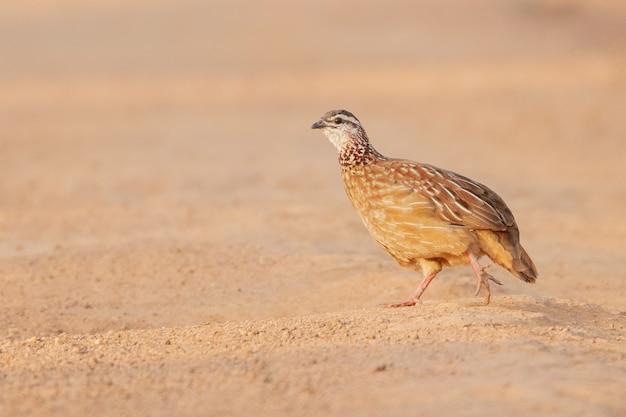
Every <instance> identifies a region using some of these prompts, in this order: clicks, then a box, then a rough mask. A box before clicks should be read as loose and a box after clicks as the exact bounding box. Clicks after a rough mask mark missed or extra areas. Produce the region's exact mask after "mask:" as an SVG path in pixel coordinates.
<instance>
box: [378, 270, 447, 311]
mask: <svg viewBox="0 0 626 417" xmlns="http://www.w3.org/2000/svg"><path fill="white" fill-rule="evenodd" d="M437 272H439V271H437ZM437 272H431V273H430V274H428V275H426V276H425V277H424V279H423V280H422V282H421V283H420V285H419V287H417V289H416V290H415V291H414V292H413V294H411V297H409V299H408V300H406V301H404V302H402V303H396V304H389V305H388V307H412V306H414V305H415V304H417V303H421V302H422V301H421V300H420V298H421V297H422V294H424V291H426V288H428V285H430V282H431V281H432V280H433V279H435V277H436V276H437Z"/></svg>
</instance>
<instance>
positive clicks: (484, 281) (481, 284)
mask: <svg viewBox="0 0 626 417" xmlns="http://www.w3.org/2000/svg"><path fill="white" fill-rule="evenodd" d="M467 256H468V258H469V261H470V264H471V265H472V269H473V270H474V274H475V275H476V278H477V280H476V281H477V282H476V292H475V293H474V296H478V294H480V289H481V288H485V290H486V291H487V296H486V297H485V305H487V304H489V303H490V302H491V288H490V287H489V281H493V282H495V283H496V284H498V285H502V282H500V281H499V280H497V279H496V278H494V277H493V276H491V275H490V274H488V273H487V272H486V271H485V269H487V267H486V266H485V267H481V266H480V264H479V263H478V259H476V256H474V254H472V253H471V252H467Z"/></svg>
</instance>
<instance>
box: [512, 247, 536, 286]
mask: <svg viewBox="0 0 626 417" xmlns="http://www.w3.org/2000/svg"><path fill="white" fill-rule="evenodd" d="M518 246H519V251H518V254H519V257H518V258H514V259H513V268H512V270H511V272H513V273H514V274H515V275H516V276H517V277H518V278H519V279H521V280H522V281H526V282H535V281H536V280H537V275H538V274H537V267H536V266H535V263H534V262H533V260H532V259H530V256H529V255H528V253H527V252H526V250H525V249H524V248H523V247H522V245H520V244H519V243H518Z"/></svg>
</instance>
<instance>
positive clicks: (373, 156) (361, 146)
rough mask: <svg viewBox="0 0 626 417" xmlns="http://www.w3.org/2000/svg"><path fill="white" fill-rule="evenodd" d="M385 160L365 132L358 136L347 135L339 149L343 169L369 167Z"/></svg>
mask: <svg viewBox="0 0 626 417" xmlns="http://www.w3.org/2000/svg"><path fill="white" fill-rule="evenodd" d="M381 159H385V157H384V156H383V155H382V154H381V153H380V152H378V151H377V150H376V149H374V147H373V146H372V145H371V144H370V142H369V139H368V138H367V135H366V134H365V132H362V133H361V134H356V135H346V137H345V138H344V140H343V141H342V144H341V147H340V148H339V164H340V165H341V167H342V168H344V169H345V168H350V167H354V166H362V165H367V164H370V163H372V162H375V161H378V160H381Z"/></svg>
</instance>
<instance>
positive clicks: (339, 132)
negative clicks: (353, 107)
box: [311, 110, 367, 151]
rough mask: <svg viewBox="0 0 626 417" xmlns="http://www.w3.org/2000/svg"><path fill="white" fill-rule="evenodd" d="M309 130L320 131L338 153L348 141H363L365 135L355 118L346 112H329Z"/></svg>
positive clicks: (365, 138)
mask: <svg viewBox="0 0 626 417" xmlns="http://www.w3.org/2000/svg"><path fill="white" fill-rule="evenodd" d="M311 129H322V131H323V132H324V134H325V135H326V137H327V138H328V140H330V142H331V143H332V144H333V145H335V147H336V148H337V150H338V151H341V149H342V148H343V147H344V146H345V145H346V144H347V143H349V142H350V140H351V139H352V140H365V141H367V135H366V134H365V130H363V127H362V126H361V122H359V119H357V118H356V116H355V115H354V114H352V113H350V112H349V111H347V110H331V111H329V112H328V113H326V114H325V115H323V116H322V118H321V119H319V120H318V121H317V122H315V123H313V126H311Z"/></svg>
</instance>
